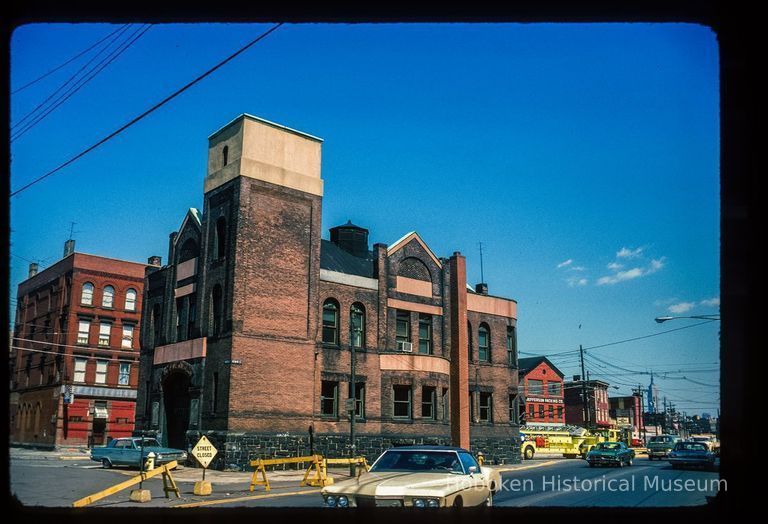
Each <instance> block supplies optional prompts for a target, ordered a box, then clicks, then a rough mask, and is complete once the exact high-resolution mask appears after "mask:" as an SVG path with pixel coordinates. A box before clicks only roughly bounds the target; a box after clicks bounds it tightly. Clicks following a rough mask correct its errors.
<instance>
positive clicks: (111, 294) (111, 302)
mask: <svg viewBox="0 0 768 524" xmlns="http://www.w3.org/2000/svg"><path fill="white" fill-rule="evenodd" d="M101 305H102V307H110V308H111V307H115V288H113V287H112V286H106V287H105V288H104V294H103V295H102V297H101Z"/></svg>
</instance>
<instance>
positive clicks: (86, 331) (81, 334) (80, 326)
mask: <svg viewBox="0 0 768 524" xmlns="http://www.w3.org/2000/svg"><path fill="white" fill-rule="evenodd" d="M90 331H91V323H90V322H88V321H87V320H81V321H79V322H78V323H77V343H78V344H87V343H88V337H89V335H90Z"/></svg>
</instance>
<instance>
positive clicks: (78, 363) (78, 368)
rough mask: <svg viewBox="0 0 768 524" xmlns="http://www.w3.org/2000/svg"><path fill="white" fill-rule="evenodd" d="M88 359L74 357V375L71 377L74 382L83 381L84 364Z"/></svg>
mask: <svg viewBox="0 0 768 524" xmlns="http://www.w3.org/2000/svg"><path fill="white" fill-rule="evenodd" d="M87 362H88V359H85V358H75V376H74V377H72V380H73V381H74V382H85V365H86V364H87Z"/></svg>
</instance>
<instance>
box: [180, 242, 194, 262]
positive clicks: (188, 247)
mask: <svg viewBox="0 0 768 524" xmlns="http://www.w3.org/2000/svg"><path fill="white" fill-rule="evenodd" d="M197 256H198V249H197V242H195V241H194V240H193V239H191V238H189V239H187V240H186V242H184V243H183V244H182V245H181V249H180V250H179V264H181V263H182V262H186V261H187V260H191V259H193V258H197Z"/></svg>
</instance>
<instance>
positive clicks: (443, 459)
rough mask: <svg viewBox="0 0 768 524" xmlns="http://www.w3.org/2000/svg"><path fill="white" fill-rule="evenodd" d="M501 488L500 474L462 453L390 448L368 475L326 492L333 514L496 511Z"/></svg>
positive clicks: (438, 448)
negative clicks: (381, 509) (391, 510)
mask: <svg viewBox="0 0 768 524" xmlns="http://www.w3.org/2000/svg"><path fill="white" fill-rule="evenodd" d="M500 488H501V476H500V475H499V473H498V472H497V471H495V470H494V469H492V468H488V467H481V466H480V465H479V464H478V463H477V460H475V457H473V456H472V454H470V452H469V451H467V450H466V449H463V448H456V447H448V446H403V447H397V448H390V449H388V450H386V451H385V452H384V453H382V454H381V456H380V457H379V458H378V459H376V462H374V463H373V465H372V466H371V469H370V470H369V471H368V472H364V473H361V474H360V476H358V477H357V478H352V479H349V480H344V481H342V482H339V483H338V484H334V485H331V486H327V487H325V488H323V489H322V491H321V494H322V496H323V502H324V505H325V506H326V507H329V508H348V507H387V506H388V507H413V508H443V507H462V506H491V505H493V495H494V493H495V492H496V491H498V490H499V489H500Z"/></svg>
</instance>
